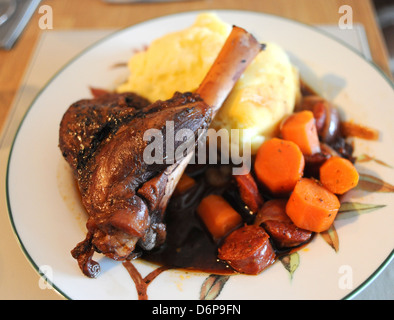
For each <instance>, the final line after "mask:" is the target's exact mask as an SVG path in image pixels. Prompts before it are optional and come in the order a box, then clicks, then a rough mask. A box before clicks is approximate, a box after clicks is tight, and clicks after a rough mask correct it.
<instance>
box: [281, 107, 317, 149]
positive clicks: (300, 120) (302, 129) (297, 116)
mask: <svg viewBox="0 0 394 320" xmlns="http://www.w3.org/2000/svg"><path fill="white" fill-rule="evenodd" d="M281 134H282V137H283V139H285V140H290V141H293V142H294V143H296V144H297V145H298V146H299V147H300V149H301V151H302V153H303V154H305V155H312V154H315V153H317V152H320V141H319V136H318V134H317V129H316V121H315V118H314V116H313V112H312V111H309V110H304V111H300V112H296V113H293V114H292V115H290V116H289V117H288V118H287V119H286V120H285V121H284V123H283V124H282V126H281Z"/></svg>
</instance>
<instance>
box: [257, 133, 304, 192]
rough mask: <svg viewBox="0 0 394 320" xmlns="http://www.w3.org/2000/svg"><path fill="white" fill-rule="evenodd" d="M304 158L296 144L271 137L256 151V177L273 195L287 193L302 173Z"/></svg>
mask: <svg viewBox="0 0 394 320" xmlns="http://www.w3.org/2000/svg"><path fill="white" fill-rule="evenodd" d="M304 167H305V159H304V156H303V155H302V152H301V150H300V148H299V146H298V145H297V144H295V143H294V142H292V141H289V140H284V139H279V138H272V139H270V140H267V141H266V142H264V143H263V144H262V145H261V147H260V148H259V150H258V151H257V156H256V160H255V163H254V170H255V173H256V177H257V179H258V180H259V181H260V182H261V183H262V184H263V185H264V187H266V188H267V189H268V191H269V192H270V193H272V194H273V195H279V196H280V195H287V194H289V193H290V192H291V191H292V190H293V189H294V187H295V185H296V183H297V181H298V180H300V179H301V177H302V175H303V173H304Z"/></svg>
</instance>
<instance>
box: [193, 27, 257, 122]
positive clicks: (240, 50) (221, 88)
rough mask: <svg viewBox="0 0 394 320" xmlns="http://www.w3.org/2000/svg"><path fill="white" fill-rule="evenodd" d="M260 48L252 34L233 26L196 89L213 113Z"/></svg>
mask: <svg viewBox="0 0 394 320" xmlns="http://www.w3.org/2000/svg"><path fill="white" fill-rule="evenodd" d="M262 48H263V46H262V45H261V44H260V43H259V42H258V41H257V40H256V39H255V38H254V37H253V35H251V34H250V33H248V32H247V31H245V30H244V29H242V28H240V27H237V26H233V29H232V31H231V33H230V35H229V36H228V38H227V40H226V42H225V43H224V45H223V47H222V49H221V51H220V52H219V55H218V56H217V58H216V60H215V62H214V63H213V65H212V67H211V69H210V70H209V71H208V73H207V75H206V76H205V78H204V80H203V82H202V83H201V84H200V87H199V88H198V89H197V93H199V94H200V96H201V97H202V98H203V99H204V101H205V102H206V103H207V104H208V105H210V106H211V107H212V109H213V114H214V115H215V114H216V112H217V111H218V110H219V109H220V107H221V106H222V104H223V102H224V100H226V98H227V96H228V95H229V93H230V91H231V90H232V89H233V87H234V85H235V83H236V82H237V81H238V79H239V78H240V76H241V75H242V73H243V72H244V71H245V69H246V68H247V66H248V65H249V64H250V63H251V62H252V60H253V59H254V58H255V57H256V55H257V54H258V53H259V52H260V51H261V50H262Z"/></svg>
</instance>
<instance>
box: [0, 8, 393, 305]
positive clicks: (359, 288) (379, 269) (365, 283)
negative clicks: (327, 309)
mask: <svg viewBox="0 0 394 320" xmlns="http://www.w3.org/2000/svg"><path fill="white" fill-rule="evenodd" d="M203 12H213V13H218V14H220V13H224V14H226V13H228V14H230V13H233V14H237V13H242V14H251V15H261V16H265V17H271V18H275V19H279V20H283V21H286V22H287V23H294V24H298V25H300V26H302V27H304V28H307V29H309V30H312V31H314V32H317V33H318V34H320V35H322V36H323V37H326V38H329V39H331V40H333V41H335V42H337V43H339V44H340V45H341V46H343V47H345V48H347V49H348V50H350V51H352V52H353V53H355V54H356V55H358V56H359V57H360V58H361V59H362V60H363V61H364V62H365V63H367V64H369V65H370V66H371V67H372V68H373V69H374V70H375V71H377V73H378V74H379V75H380V76H381V77H382V78H383V79H384V80H385V81H386V82H387V83H388V84H389V85H390V86H391V88H393V89H394V81H392V80H391V79H390V78H389V76H388V75H387V74H386V73H385V72H384V71H383V70H382V69H381V68H380V67H379V66H378V65H377V64H376V63H375V62H374V61H373V60H368V59H366V57H365V56H364V55H363V54H362V53H361V52H359V51H358V50H356V49H355V48H353V47H352V46H351V45H349V44H348V43H346V42H345V41H343V40H341V39H339V38H336V37H335V36H334V35H332V34H330V33H328V32H326V31H325V30H322V29H319V28H317V27H316V26H315V25H312V24H308V23H304V22H301V21H298V20H294V19H291V18H287V17H283V16H280V15H276V14H271V13H265V12H256V11H251V10H242V9H240V10H238V9H205V10H204V9H202V10H185V11H180V12H176V13H171V14H167V15H163V16H158V17H156V18H152V19H148V20H144V21H141V22H138V23H135V24H131V25H129V26H126V27H123V28H120V29H117V30H114V31H113V32H110V33H109V34H108V35H106V36H104V37H103V38H101V39H99V40H97V41H95V42H93V43H92V44H90V45H89V46H88V47H87V48H85V49H83V50H82V51H81V52H79V53H78V54H76V55H75V56H73V57H71V58H70V59H69V60H68V61H67V62H66V63H65V64H63V66H61V67H60V68H59V69H58V70H56V71H55V73H54V74H53V75H52V76H51V77H50V78H49V79H48V80H47V81H46V83H45V84H44V85H43V86H42V88H41V89H40V90H39V91H38V93H37V94H36V95H35V97H34V98H33V100H32V101H31V103H30V104H29V106H28V107H27V109H26V111H25V112H24V114H23V116H22V118H21V120H20V122H19V124H18V126H17V129H16V131H15V133H14V135H13V138H12V142H11V145H10V150H9V153H8V158H7V166H6V179H5V193H6V204H7V211H8V212H7V213H8V218H9V220H10V223H11V226H12V229H13V231H14V235H15V236H16V240H17V242H18V244H19V246H20V247H21V249H22V251H23V253H24V255H25V257H26V258H27V260H28V262H29V263H30V265H31V266H32V267H33V269H34V270H35V271H36V272H37V273H38V275H39V276H42V274H41V273H40V268H39V267H38V265H37V264H36V262H35V261H34V259H33V258H32V257H31V256H30V254H29V252H28V250H27V249H26V247H25V245H24V244H23V241H22V238H21V236H20V234H19V233H18V230H17V227H16V225H15V223H14V219H13V214H12V210H11V199H10V194H9V176H10V165H11V163H10V162H11V158H12V154H13V150H14V146H15V142H16V140H17V138H18V135H19V132H20V130H21V128H22V126H23V124H24V122H25V120H26V118H27V116H28V114H29V112H30V111H31V109H32V107H33V106H34V105H35V103H36V101H37V100H38V99H39V97H40V96H41V95H42V94H43V92H44V91H45V90H46V89H47V88H48V86H49V85H50V84H51V83H52V82H53V81H54V80H55V79H56V78H57V77H59V76H60V75H61V74H62V72H63V71H64V70H65V69H67V68H68V66H70V65H71V64H73V63H74V62H75V61H76V60H78V59H79V58H80V57H82V56H83V55H85V54H87V53H88V52H89V51H91V50H94V48H95V47H97V46H98V45H100V44H101V43H103V42H105V41H107V40H109V39H110V38H112V37H114V36H116V35H118V34H120V33H122V32H125V31H127V30H128V29H131V28H134V27H141V26H143V25H144V24H148V23H152V22H157V21H160V20H162V19H169V18H171V17H175V16H179V15H184V14H190V15H197V14H199V13H203ZM3 134H5V133H3ZM393 258H394V249H393V250H392V251H391V253H390V254H389V255H388V256H387V258H386V259H385V260H384V261H383V262H382V263H381V264H380V265H379V267H377V269H376V270H375V271H374V272H373V273H372V274H371V275H370V276H369V277H368V278H367V279H365V280H364V281H363V282H362V283H361V284H360V285H359V286H357V287H356V288H354V289H353V290H352V291H351V292H350V293H348V294H347V295H345V296H344V297H342V298H341V299H340V300H348V299H352V298H354V297H355V296H357V294H359V293H360V292H361V291H362V290H364V289H365V288H366V287H367V286H368V285H369V284H371V283H372V282H373V281H374V280H375V279H376V278H377V277H378V276H379V275H380V274H381V273H382V271H383V270H384V269H385V268H386V267H387V266H388V264H389V263H390V262H391V261H392V260H393ZM50 284H51V286H52V288H53V290H54V291H55V292H56V293H57V294H59V295H60V296H62V297H64V298H65V299H67V300H72V298H71V297H69V296H68V295H67V294H66V293H65V292H64V290H62V289H61V288H59V287H58V286H57V285H56V284H55V283H50Z"/></svg>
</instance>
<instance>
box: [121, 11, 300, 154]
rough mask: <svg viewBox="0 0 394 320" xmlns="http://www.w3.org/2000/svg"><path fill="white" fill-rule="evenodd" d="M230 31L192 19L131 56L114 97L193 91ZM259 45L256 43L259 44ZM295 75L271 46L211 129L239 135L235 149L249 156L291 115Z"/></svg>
mask: <svg viewBox="0 0 394 320" xmlns="http://www.w3.org/2000/svg"><path fill="white" fill-rule="evenodd" d="M230 31H231V26H230V25H229V24H227V23H224V22H223V21H221V20H220V19H219V18H218V17H217V16H216V15H215V14H213V13H203V14H200V15H198V16H197V18H196V21H195V23H194V24H193V25H192V26H191V27H189V28H186V29H184V30H181V31H177V32H173V33H169V34H167V35H165V36H163V37H161V38H159V39H157V40H155V41H153V42H152V43H151V44H150V46H149V47H148V49H147V50H146V51H143V52H139V53H137V54H135V55H133V56H132V57H131V59H130V61H129V63H128V67H129V69H130V76H129V78H128V80H127V82H126V83H124V84H123V85H121V86H120V87H119V88H118V89H117V91H118V92H125V91H133V92H136V93H138V94H140V95H141V96H143V97H145V98H148V99H149V100H151V101H156V100H159V99H160V100H165V99H169V98H171V97H172V95H173V94H174V92H175V91H180V92H186V91H194V90H196V89H197V88H198V86H199V84H200V83H201V81H202V80H203V78H204V77H205V75H206V74H207V72H208V70H209V68H210V67H211V65H212V63H213V62H214V60H215V58H216V56H217V55H218V53H219V51H220V49H221V48H222V46H223V44H224V42H225V40H226V38H227V36H228V35H229V33H230ZM260 40H261V39H260ZM299 92H300V87H299V79H298V73H297V71H296V69H295V68H294V67H293V66H292V64H291V63H290V60H289V57H288V56H287V54H286V52H285V51H284V50H283V49H282V48H280V47H279V46H277V45H276V44H274V43H266V48H265V50H264V51H262V52H261V53H260V54H259V55H258V56H257V57H256V58H255V60H254V61H253V62H252V63H251V64H250V65H249V67H248V68H247V69H246V71H245V72H244V74H243V75H242V76H241V78H240V80H239V81H238V82H237V84H236V85H235V87H234V89H233V90H232V92H231V94H230V95H229V97H228V98H227V100H226V101H225V103H224V105H223V106H222V107H221V109H220V111H219V112H218V114H217V115H216V117H215V119H214V120H213V123H212V125H211V127H212V128H214V129H216V130H219V129H222V128H226V129H228V130H230V129H248V131H243V133H242V131H241V135H240V140H239V141H238V140H237V141H232V142H231V143H236V144H239V146H240V149H241V150H242V146H243V143H244V141H249V139H250V141H251V151H252V154H255V153H256V152H257V149H258V147H259V146H260V145H261V144H262V143H263V141H264V140H265V139H267V138H270V137H272V136H274V135H275V133H276V129H277V127H278V124H279V123H280V121H281V120H282V119H283V117H285V116H286V115H287V114H289V113H291V112H292V111H293V109H294V106H295V103H296V101H297V98H298V97H299Z"/></svg>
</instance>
